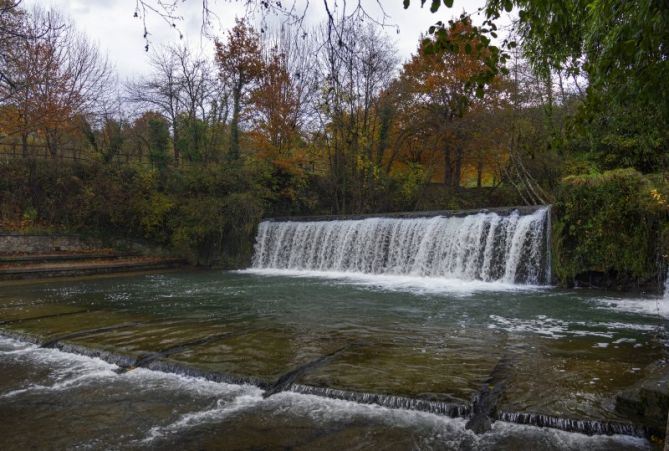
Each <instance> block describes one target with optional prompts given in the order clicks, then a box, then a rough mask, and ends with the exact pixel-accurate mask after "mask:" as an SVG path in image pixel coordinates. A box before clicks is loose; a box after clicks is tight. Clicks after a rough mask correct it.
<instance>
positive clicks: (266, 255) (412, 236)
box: [253, 208, 550, 284]
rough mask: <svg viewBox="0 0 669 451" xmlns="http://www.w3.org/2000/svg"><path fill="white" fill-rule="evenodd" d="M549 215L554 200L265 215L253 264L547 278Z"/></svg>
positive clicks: (500, 278)
mask: <svg viewBox="0 0 669 451" xmlns="http://www.w3.org/2000/svg"><path fill="white" fill-rule="evenodd" d="M549 217H550V215H549V210H548V208H540V209H537V210H536V211H534V212H533V213H531V214H520V213H519V211H518V210H514V211H512V212H511V213H510V214H508V215H499V214H497V213H491V212H481V213H477V214H471V215H467V216H449V217H444V216H436V217H432V218H387V217H386V218H369V219H359V220H336V221H309V222H303V221H281V222H277V221H264V222H262V223H261V224H260V226H259V228H258V235H257V237H256V246H255V255H254V258H253V268H254V269H287V270H298V271H337V272H354V273H366V274H393V275H411V276H423V277H443V278H456V279H462V280H482V281H486V282H493V281H499V282H505V283H521V284H542V283H549V282H550V280H549V278H550V269H549V268H550V257H549V253H548V246H547V238H548V236H547V233H548V229H549V223H548V221H549Z"/></svg>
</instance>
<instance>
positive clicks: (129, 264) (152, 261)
mask: <svg viewBox="0 0 669 451" xmlns="http://www.w3.org/2000/svg"><path fill="white" fill-rule="evenodd" d="M184 264H186V262H185V261H184V260H183V259H180V258H164V257H138V256H135V257H128V256H115V257H111V258H97V259H84V260H79V261H77V260H76V259H75V260H70V261H67V260H56V261H50V262H46V263H30V264H7V263H5V264H0V280H17V279H36V278H47V277H77V276H86V275H94V274H105V273H114V272H130V271H150V270H157V269H168V268H175V267H179V266H183V265H184Z"/></svg>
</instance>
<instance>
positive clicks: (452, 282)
mask: <svg viewBox="0 0 669 451" xmlns="http://www.w3.org/2000/svg"><path fill="white" fill-rule="evenodd" d="M236 272H238V273H242V274H256V275H261V276H281V277H298V278H299V277H304V278H316V279H327V280H336V281H338V282H343V283H350V284H353V285H359V286H367V287H374V288H378V289H383V290H389V291H411V292H417V293H426V294H430V293H435V294H439V293H449V294H455V295H459V296H466V295H470V294H474V293H477V292H500V291H518V292H520V291H537V290H544V289H547V287H546V286H539V285H514V284H511V283H505V282H483V281H480V280H461V279H448V278H443V277H421V276H403V275H388V274H365V273H355V272H337V271H300V270H291V269H255V268H251V269H244V270H240V271H236Z"/></svg>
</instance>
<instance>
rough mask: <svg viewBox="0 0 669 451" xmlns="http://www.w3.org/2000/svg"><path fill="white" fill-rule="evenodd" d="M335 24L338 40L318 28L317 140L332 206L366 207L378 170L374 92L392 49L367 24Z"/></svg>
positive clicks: (386, 78) (388, 73)
mask: <svg viewBox="0 0 669 451" xmlns="http://www.w3.org/2000/svg"><path fill="white" fill-rule="evenodd" d="M336 26H337V30H336V31H334V32H335V33H337V34H338V35H341V36H342V40H341V41H340V42H332V41H331V40H330V39H329V37H330V35H331V33H333V30H332V29H330V28H329V26H326V27H325V28H324V29H323V30H322V33H321V39H322V42H323V45H322V49H323V50H322V52H321V54H320V61H319V71H320V72H321V73H322V77H323V82H322V88H321V96H320V98H319V99H318V101H319V105H318V109H317V110H316V111H317V114H318V118H319V126H320V132H319V136H318V140H317V142H318V145H319V146H322V148H323V149H324V150H325V153H326V157H327V167H328V176H329V180H328V184H329V186H330V190H331V193H332V194H331V197H332V198H333V200H334V210H335V211H336V212H337V213H345V212H348V211H369V209H372V208H374V206H373V205H372V204H371V202H370V201H371V199H372V198H373V192H374V189H375V188H376V187H375V186H373V185H374V181H375V179H377V178H378V174H379V168H378V166H376V161H377V159H376V158H375V155H374V151H375V150H376V149H378V147H377V146H376V142H377V137H378V134H379V128H380V122H379V115H378V110H379V105H380V94H381V92H382V90H383V88H384V87H385V86H386V85H387V84H388V83H389V82H390V80H391V79H392V76H393V73H394V71H395V67H396V63H397V62H396V59H395V54H396V52H395V49H393V47H392V46H391V45H390V44H389V43H388V42H387V40H386V39H385V37H384V36H382V35H381V34H380V33H379V31H378V30H377V29H375V28H374V27H373V26H372V25H367V26H365V25H363V24H360V23H359V22H356V21H350V20H346V19H342V20H341V21H340V22H339V23H337V24H336Z"/></svg>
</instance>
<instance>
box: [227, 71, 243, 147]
mask: <svg viewBox="0 0 669 451" xmlns="http://www.w3.org/2000/svg"><path fill="white" fill-rule="evenodd" d="M241 96H242V80H241V78H240V79H239V81H238V82H237V84H236V86H235V89H234V92H233V93H232V120H231V121H230V153H229V154H228V157H229V158H230V160H237V159H239V110H240V103H241Z"/></svg>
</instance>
